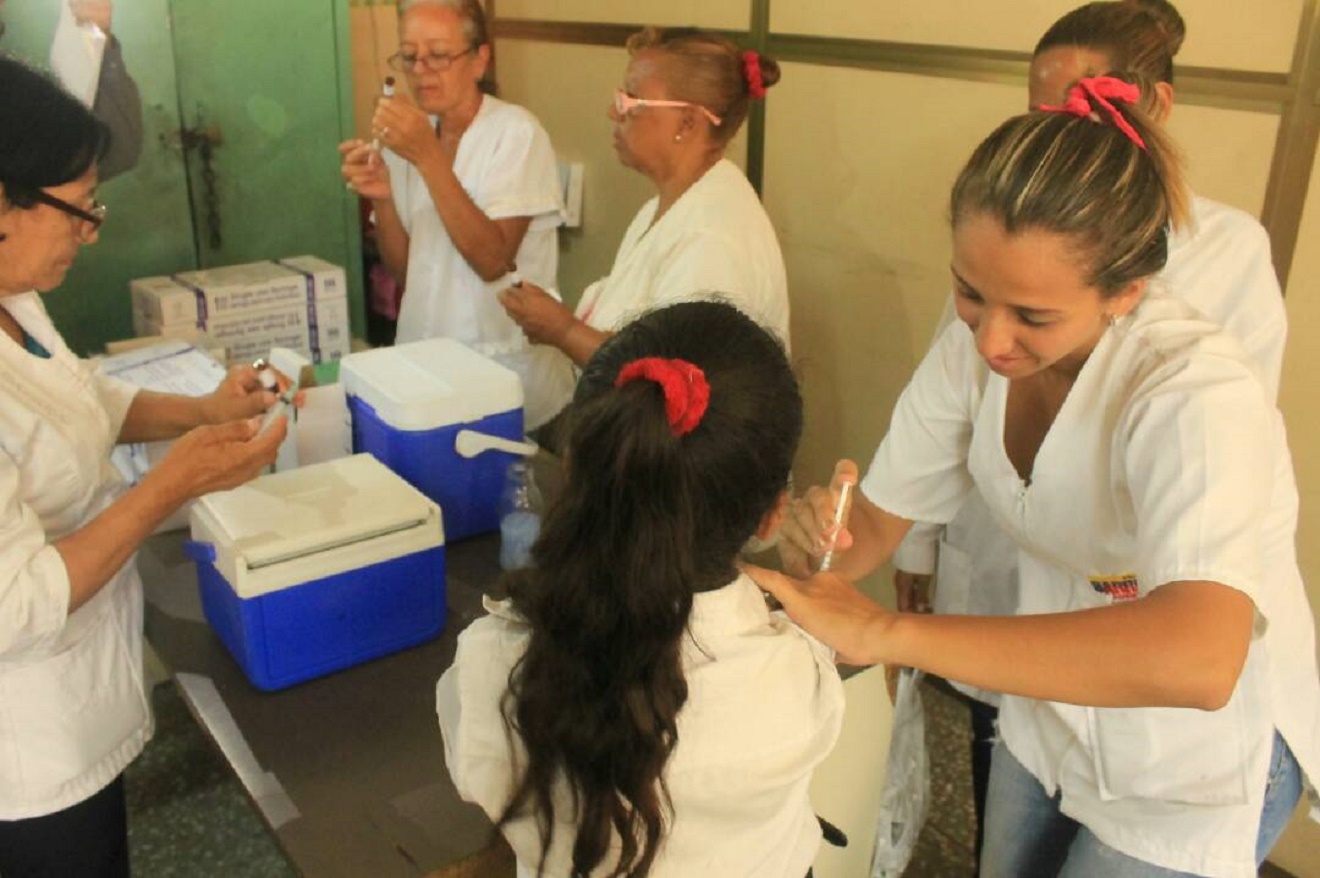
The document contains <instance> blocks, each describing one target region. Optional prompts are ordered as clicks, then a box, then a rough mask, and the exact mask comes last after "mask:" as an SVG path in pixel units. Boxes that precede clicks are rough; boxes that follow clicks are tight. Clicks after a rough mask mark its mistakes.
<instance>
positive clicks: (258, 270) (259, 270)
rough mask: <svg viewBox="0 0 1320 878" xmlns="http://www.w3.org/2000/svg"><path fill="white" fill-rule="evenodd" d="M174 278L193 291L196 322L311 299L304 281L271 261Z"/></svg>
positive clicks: (301, 302)
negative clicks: (195, 305)
mask: <svg viewBox="0 0 1320 878" xmlns="http://www.w3.org/2000/svg"><path fill="white" fill-rule="evenodd" d="M174 279H175V280H176V281H178V282H179V283H180V284H182V285H183V286H185V287H188V288H189V289H191V290H192V291H193V292H194V294H195V295H194V297H193V298H194V301H195V302H196V304H197V320H199V321H200V322H202V323H205V324H207V325H208V326H209V325H210V322H211V321H212V320H214V319H216V318H218V317H221V316H223V315H226V314H232V313H235V312H238V311H249V310H254V309H258V308H261V309H265V308H274V307H276V306H279V305H295V304H303V305H305V304H306V303H307V301H308V299H310V298H311V296H310V294H309V293H310V291H309V290H308V283H307V278H306V277H304V276H303V275H302V274H300V273H298V272H296V271H294V270H293V269H291V268H285V267H284V266H283V265H278V264H276V263H274V262H249V263H245V264H243V265H226V266H224V267H222V268H207V269H203V270H201V271H181V272H177V273H175V275H174Z"/></svg>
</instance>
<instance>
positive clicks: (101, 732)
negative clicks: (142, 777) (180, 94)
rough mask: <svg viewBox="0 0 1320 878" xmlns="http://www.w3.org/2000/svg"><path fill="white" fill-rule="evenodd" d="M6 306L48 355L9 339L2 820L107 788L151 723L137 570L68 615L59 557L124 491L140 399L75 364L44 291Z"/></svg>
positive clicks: (2, 421)
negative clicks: (129, 427) (118, 444)
mask: <svg viewBox="0 0 1320 878" xmlns="http://www.w3.org/2000/svg"><path fill="white" fill-rule="evenodd" d="M0 307H4V308H5V309H7V310H8V311H9V313H10V314H11V315H12V316H13V317H14V319H16V320H17V321H18V323H19V325H20V326H22V327H23V328H24V329H25V330H26V331H27V333H28V334H29V335H31V336H32V337H33V338H34V339H36V340H37V341H38V342H39V343H40V344H41V345H42V347H44V348H45V349H46V350H47V351H49V352H50V354H51V357H50V359H42V358H38V357H35V356H33V355H32V354H30V353H28V352H27V351H26V350H24V349H23V347H22V346H21V345H19V344H18V343H16V342H15V341H14V340H13V339H11V338H9V337H8V336H7V335H2V334H0V820H19V819H23V818H28V817H39V816H43V815H46V814H52V813H54V812H56V811H60V810H63V809H65V808H68V807H70V806H72V805H75V804H77V803H79V802H81V801H84V800H85V799H87V798H88V797H89V796H91V795H93V794H94V793H96V792H98V791H99V790H101V789H102V788H104V787H105V785H106V784H108V783H110V782H111V781H112V780H114V779H115V778H116V777H117V776H118V775H119V774H120V772H122V771H123V770H124V768H125V767H126V766H127V765H128V763H129V762H131V761H132V760H133V759H134V757H136V756H137V755H138V753H140V752H142V747H143V746H144V745H145V744H146V742H147V741H148V740H149V739H150V738H151V733H152V718H151V706H150V702H149V700H148V697H147V694H146V692H145V689H144V686H143V682H142V583H141V581H140V580H139V579H138V575H137V569H136V567H135V562H134V559H132V558H130V559H129V560H128V561H127V562H126V563H125V564H124V566H123V567H122V568H120V569H119V571H118V572H117V573H116V574H115V575H114V576H113V577H112V578H111V579H110V581H109V582H108V583H107V584H106V585H105V586H104V587H103V588H102V589H101V590H100V591H99V592H97V594H96V595H95V596H94V597H92V598H91V599H90V600H89V601H87V603H85V604H83V605H82V606H81V607H79V608H78V609H77V610H75V611H74V612H73V613H71V614H70V613H69V573H68V569H67V568H66V567H65V564H64V559H63V556H61V555H60V553H59V550H57V549H56V548H55V546H54V542H55V541H56V540H58V539H60V538H61V537H64V536H66V535H68V534H69V533H72V532H73V531H75V530H78V529H79V528H81V527H83V526H84V525H86V524H87V523H88V522H89V521H91V519H93V518H95V517H96V516H97V515H99V514H100V513H101V511H102V510H104V509H105V508H106V507H107V506H109V505H110V504H111V503H112V502H113V501H114V499H115V498H116V497H117V496H118V495H119V492H120V491H121V490H123V482H122V480H121V479H120V477H119V474H118V473H117V472H116V470H115V469H114V467H113V466H112V465H111V463H110V452H111V450H112V449H113V447H114V444H115V441H116V439H117V438H118V436H119V430H120V428H121V426H122V425H123V422H124V417H125V416H126V415H127V414H128V409H129V406H130V405H131V404H132V402H133V396H134V394H135V393H136V392H137V390H136V388H134V387H132V386H130V385H128V384H125V383H123V382H121V381H118V380H116V379H113V378H108V377H106V376H103V375H101V374H99V373H98V372H97V371H96V370H95V368H94V367H93V366H92V365H91V364H89V363H87V362H85V361H83V360H79V359H78V358H77V357H75V356H74V355H73V353H72V352H70V350H69V349H68V347H67V346H66V345H65V344H64V340H63V339H62V338H60V335H59V333H58V332H57V331H56V330H55V327H54V326H53V325H52V324H51V322H50V318H49V317H48V316H47V315H46V309H45V306H44V305H43V304H42V302H41V299H40V297H39V296H38V294H37V293H23V294H22V295H17V296H6V297H4V298H3V299H0Z"/></svg>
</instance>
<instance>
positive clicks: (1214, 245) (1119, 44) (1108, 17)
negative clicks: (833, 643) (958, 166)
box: [894, 0, 1288, 851]
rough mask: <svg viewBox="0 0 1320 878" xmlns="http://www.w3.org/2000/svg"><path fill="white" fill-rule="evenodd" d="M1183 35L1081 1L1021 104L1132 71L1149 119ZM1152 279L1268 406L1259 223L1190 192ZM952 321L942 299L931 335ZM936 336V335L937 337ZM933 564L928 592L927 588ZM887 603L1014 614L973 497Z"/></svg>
mask: <svg viewBox="0 0 1320 878" xmlns="http://www.w3.org/2000/svg"><path fill="white" fill-rule="evenodd" d="M1185 34H1186V29H1185V26H1184V23H1183V20H1182V16H1180V15H1179V14H1178V11H1177V10H1176V9H1175V8H1174V7H1173V6H1172V4H1170V3H1168V2H1166V0H1116V2H1112V0H1111V2H1098V3H1088V4H1086V5H1084V6H1079V7H1078V8H1076V9H1074V10H1072V11H1071V12H1069V13H1067V14H1066V15H1064V16H1063V17H1062V18H1060V19H1059V20H1058V21H1056V22H1055V23H1054V24H1053V25H1051V26H1050V28H1049V30H1047V31H1046V32H1045V35H1044V36H1043V37H1041V38H1040V41H1039V42H1038V43H1037V44H1036V48H1035V52H1034V54H1033V57H1032V64H1031V79H1030V87H1031V91H1030V106H1032V107H1035V106H1039V105H1040V104H1059V103H1062V101H1063V99H1064V96H1065V94H1066V93H1067V90H1068V87H1069V86H1070V85H1071V84H1072V83H1074V82H1076V81H1077V80H1078V79H1081V78H1082V77H1084V76H1096V75H1098V74H1101V73H1104V72H1106V71H1109V70H1129V71H1134V72H1136V73H1138V74H1141V76H1142V77H1143V78H1144V79H1147V80H1149V81H1150V82H1152V83H1154V87H1153V88H1151V89H1149V90H1148V92H1147V93H1146V94H1145V95H1143V105H1145V106H1146V108H1147V109H1148V111H1150V112H1151V114H1152V115H1153V116H1154V117H1155V119H1156V120H1157V121H1159V122H1161V123H1163V122H1164V121H1165V120H1167V118H1168V116H1169V114H1170V112H1171V111H1172V107H1173V94H1174V91H1173V58H1174V56H1175V55H1176V54H1177V52H1178V49H1179V48H1180V47H1181V45H1182V41H1183V38H1184V36H1185ZM1155 283H1157V284H1158V285H1159V286H1160V287H1162V288H1163V289H1164V290H1165V291H1166V292H1167V293H1168V294H1169V295H1172V296H1174V297H1176V298H1179V299H1182V300H1183V301H1185V302H1188V303H1189V304H1191V305H1192V306H1193V307H1195V308H1196V309H1197V310H1199V311H1200V312H1201V313H1202V314H1203V315H1204V316H1205V317H1207V318H1209V319H1210V320H1212V321H1213V322H1215V323H1218V324H1219V325H1221V326H1223V327H1224V328H1225V329H1227V330H1228V331H1229V333H1230V334H1232V335H1233V336H1235V337H1236V338H1237V339H1238V341H1240V342H1241V343H1242V345H1243V347H1244V348H1246V351H1247V353H1248V354H1250V355H1251V358H1252V359H1253V360H1254V361H1255V362H1256V364H1257V365H1258V366H1259V368H1260V374H1261V378H1262V380H1263V381H1264V382H1265V388H1266V391H1267V393H1268V394H1269V398H1270V399H1271V401H1273V400H1274V399H1275V397H1276V396H1277V395H1278V388H1279V373H1280V371H1281V370H1282V368H1283V348H1284V340H1285V337H1286V335H1287V328H1288V323H1287V313H1286V311H1285V309H1284V305H1283V294H1282V292H1281V291H1280V290H1279V282H1278V280H1277V278H1276V277H1275V274H1274V265H1273V263H1272V262H1271V260H1270V242H1269V237H1268V236H1267V235H1266V233H1265V229H1264V228H1262V227H1261V224H1260V223H1259V222H1258V221H1257V220H1256V219H1255V217H1252V216H1251V215H1250V214H1247V213H1246V212H1244V211H1241V210H1238V209H1237V208H1234V207H1229V206H1228V205H1226V204H1220V203H1219V202H1217V201H1212V200H1210V199H1209V198H1202V197H1200V196H1193V198H1192V203H1191V221H1190V222H1189V223H1188V224H1187V225H1186V226H1184V227H1182V228H1180V229H1177V230H1174V231H1173V234H1172V235H1171V236H1170V239H1169V258H1168V262H1167V264H1166V265H1165V267H1164V270H1163V271H1161V272H1160V273H1159V275H1158V276H1157V277H1156V278H1155ZM953 320H954V307H953V299H952V298H950V300H949V303H948V306H947V307H946V308H945V314H944V318H943V319H942V320H941V322H940V326H939V331H943V330H944V328H945V327H946V326H947V325H948V324H949V323H951V322H953ZM937 335H938V333H937ZM937 564H938V569H939V576H938V578H937V581H936V587H935V589H934V593H933V595H930V594H929V593H928V591H927V589H928V588H929V586H930V584H931V574H933V573H934V572H935V570H936V565H937ZM894 566H895V567H896V568H897V572H896V574H895V577H894V583H895V587H896V590H897V593H898V600H899V607H900V609H904V610H917V611H925V610H928V609H930V608H932V607H933V609H934V611H935V612H937V613H991V614H997V615H1004V614H1011V613H1012V612H1013V611H1014V610H1015V609H1016V608H1017V596H1018V587H1017V550H1016V547H1014V545H1013V542H1012V540H1010V539H1009V538H1008V537H1007V536H1005V535H1004V533H1003V532H1002V531H1001V530H1000V528H999V527H998V526H997V525H996V524H995V522H994V519H993V517H992V516H991V514H990V512H989V510H988V509H987V508H986V505H985V503H984V501H982V500H981V498H980V497H979V496H978V495H977V494H976V492H975V491H973V492H972V494H971V495H970V496H969V498H968V500H967V502H966V504H965V505H964V506H963V508H962V509H961V510H960V511H959V513H958V515H957V516H956V517H955V518H954V519H953V521H951V522H949V524H948V526H947V527H943V526H940V525H931V524H924V523H918V524H917V525H915V526H914V527H913V528H912V531H911V532H910V533H909V534H908V535H907V537H906V538H905V539H904V540H903V544H902V545H901V546H899V548H898V551H897V552H895V553H894ZM954 685H955V686H956V687H957V688H959V689H960V690H961V691H963V692H964V693H965V694H967V695H968V696H970V697H971V698H972V699H973V704H972V726H973V737H974V739H973V742H972V779H973V791H974V794H975V801H976V806H977V814H978V821H977V824H978V835H977V838H978V843H977V850H978V851H979V849H980V843H979V839H980V832H979V830H980V828H981V822H982V821H981V820H980V819H979V817H980V815H981V814H982V812H983V808H984V804H985V789H986V783H987V781H988V779H989V773H990V752H991V749H992V748H993V745H994V738H995V733H994V720H995V714H996V710H995V707H996V706H997V705H998V702H999V696H998V694H997V693H994V692H985V691H981V690H977V689H972V688H971V687H967V686H963V685H961V684H954Z"/></svg>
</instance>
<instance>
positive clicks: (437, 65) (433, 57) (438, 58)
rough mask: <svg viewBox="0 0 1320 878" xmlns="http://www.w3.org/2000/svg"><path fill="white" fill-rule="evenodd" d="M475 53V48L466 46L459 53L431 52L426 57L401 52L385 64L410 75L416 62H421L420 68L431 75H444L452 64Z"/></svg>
mask: <svg viewBox="0 0 1320 878" xmlns="http://www.w3.org/2000/svg"><path fill="white" fill-rule="evenodd" d="M474 51H476V46H468V47H467V48H466V49H464V50H463V51H461V52H431V53H428V54H426V55H407V54H404V53H403V52H395V53H394V54H393V55H391V56H390V57H389V60H388V61H386V62H385V63H386V64H388V65H390V69H392V70H397V71H399V72H400V73H412V71H413V69H414V68H415V67H416V66H417V62H418V61H420V62H422V66H423V67H425V68H426V69H427V70H429V71H431V72H432V73H444V72H445V71H446V70H448V69H449V68H450V67H452V66H453V64H454V62H455V61H457V60H458V59H459V58H462V57H463V56H464V55H467V54H470V53H472V52H474Z"/></svg>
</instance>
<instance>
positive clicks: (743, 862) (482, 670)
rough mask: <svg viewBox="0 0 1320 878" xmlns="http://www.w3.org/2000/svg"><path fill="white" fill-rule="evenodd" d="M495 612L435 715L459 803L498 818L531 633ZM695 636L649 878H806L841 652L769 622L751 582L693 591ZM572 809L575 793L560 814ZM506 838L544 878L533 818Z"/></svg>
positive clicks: (555, 860) (465, 649)
mask: <svg viewBox="0 0 1320 878" xmlns="http://www.w3.org/2000/svg"><path fill="white" fill-rule="evenodd" d="M487 609H488V610H490V611H491V615H489V616H486V617H484V618H482V619H478V620H477V621H475V622H473V623H472V624H471V625H470V626H469V627H468V628H467V630H465V631H464V632H463V633H462V634H461V635H459V639H458V653H457V656H456V657H455V659H454V664H453V666H452V667H451V668H450V669H449V670H448V671H446V672H445V674H444V676H443V677H441V678H440V682H439V684H438V686H437V687H436V709H437V712H438V714H439V717H440V727H441V730H442V731H443V733H444V738H445V761H446V762H447V763H448V765H449V773H450V774H451V775H452V776H453V779H454V785H455V786H456V787H457V788H458V792H459V795H461V796H462V797H463V798H464V799H466V800H468V801H470V802H475V803H477V804H478V805H480V806H481V807H482V808H483V809H484V810H485V811H486V813H487V814H489V815H490V816H491V819H498V817H499V816H500V814H501V813H502V812H503V809H504V807H505V805H506V804H507V802H508V799H509V797H510V795H511V793H512V790H513V775H512V763H511V760H512V758H513V754H511V753H510V749H509V739H508V737H507V736H506V734H505V726H504V721H503V718H502V714H501V710H500V699H501V698H502V697H503V696H504V693H505V691H506V689H507V686H508V680H509V672H510V671H511V670H512V669H513V667H514V665H515V664H516V663H517V662H518V660H519V659H520V658H521V657H522V655H523V653H524V651H525V650H526V648H527V644H528V640H529V638H530V634H529V632H528V630H527V626H526V625H525V623H523V622H522V621H521V620H520V619H519V617H518V616H517V615H516V614H515V613H514V611H513V610H512V609H511V608H510V607H509V606H508V604H507V603H498V604H496V603H488V605H487ZM688 630H689V636H685V637H684V638H683V641H682V661H683V673H684V676H685V677H686V678H687V684H688V700H687V703H686V704H685V705H684V706H683V709H682V710H681V711H680V712H679V715H678V745H677V746H676V747H675V749H674V752H673V754H672V755H671V756H670V759H669V763H668V764H667V765H666V766H665V780H666V782H667V784H668V787H669V793H670V795H671V797H672V800H673V807H674V816H673V822H672V824H671V825H670V827H669V831H668V832H667V834H666V835H665V838H664V841H663V847H662V848H661V849H660V853H659V856H658V858H657V859H656V861H655V865H654V867H653V868H652V869H651V873H650V874H651V876H652V878H693V876H697V875H711V876H715V875H718V876H720V878H802V876H803V875H805V874H806V872H807V869H809V868H810V867H811V864H812V861H813V860H814V859H815V856H816V850H817V848H818V847H819V845H820V839H821V832H820V826H819V824H818V823H817V821H816V816H815V812H814V811H813V810H812V807H811V802H810V800H809V799H808V796H807V787H808V784H809V783H810V781H811V773H812V771H813V770H814V769H815V768H816V766H817V765H819V764H820V763H821V762H822V761H824V759H825V757H826V756H827V755H828V754H829V752H830V750H831V749H833V747H834V743H835V741H836V740H837V739H838V736H839V729H840V727H841V725H842V722H843V705H844V700H843V684H842V682H841V681H840V680H839V674H838V671H837V670H836V669H835V667H834V660H833V655H832V653H831V652H830V650H828V649H826V648H825V647H824V646H822V645H821V644H820V643H818V642H816V641H815V640H814V639H812V638H811V637H809V636H808V635H806V634H804V633H803V632H802V631H801V630H799V629H798V628H797V627H796V626H795V625H793V624H792V623H791V622H789V621H788V620H787V618H785V617H784V615H783V614H782V613H771V612H769V611H768V610H767V609H766V605H765V600H764V598H763V597H762V595H761V591H760V589H758V588H757V587H756V585H755V583H753V582H752V581H751V580H750V579H749V578H747V577H746V576H740V577H738V579H736V580H734V581H733V582H732V583H730V584H729V585H727V586H725V587H724V588H721V589H718V590H716V591H712V592H707V593H704V594H698V595H696V596H695V597H694V599H693V605H692V615H691V617H690V620H689V623H688ZM520 751H521V748H520ZM519 757H520V758H525V757H524V756H523V754H522V753H521V752H520V754H519ZM570 807H571V806H570V805H569V803H568V801H567V793H565V796H564V801H563V802H562V803H561V807H560V808H559V810H558V813H559V814H567V813H570ZM574 831H575V830H574V826H573V825H572V824H571V823H568V822H565V823H563V824H562V825H560V826H558V827H557V828H556V832H555V844H554V846H553V847H552V848H551V853H550V861H549V863H548V864H547V869H546V873H545V874H546V876H547V878H566V876H567V875H568V866H567V864H568V863H569V862H570V858H571V852H572V840H573V836H574ZM504 833H505V836H506V837H507V838H508V840H509V844H510V845H511V846H512V847H513V850H514V852H515V854H517V857H518V864H519V875H520V876H524V875H528V876H530V875H535V874H536V865H537V864H538V863H539V861H540V856H541V837H540V834H539V833H538V832H537V830H536V826H535V823H534V821H533V820H531V819H527V818H525V819H521V820H515V821H513V822H512V823H510V824H509V825H507V826H506V827H505V829H504Z"/></svg>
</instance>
